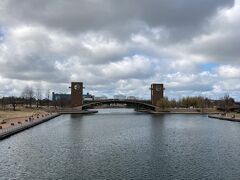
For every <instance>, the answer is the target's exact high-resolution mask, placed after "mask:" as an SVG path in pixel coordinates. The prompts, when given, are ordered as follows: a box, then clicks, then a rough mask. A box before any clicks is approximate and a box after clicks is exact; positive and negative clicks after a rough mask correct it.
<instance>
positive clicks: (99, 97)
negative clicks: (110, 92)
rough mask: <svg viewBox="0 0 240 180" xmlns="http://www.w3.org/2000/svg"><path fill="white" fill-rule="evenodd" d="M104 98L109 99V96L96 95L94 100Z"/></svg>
mask: <svg viewBox="0 0 240 180" xmlns="http://www.w3.org/2000/svg"><path fill="white" fill-rule="evenodd" d="M104 99H108V97H107V96H104V95H103V96H98V97H94V100H104Z"/></svg>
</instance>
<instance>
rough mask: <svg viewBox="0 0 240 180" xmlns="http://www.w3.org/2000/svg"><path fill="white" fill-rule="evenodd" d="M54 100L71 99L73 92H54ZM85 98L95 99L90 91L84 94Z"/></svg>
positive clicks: (88, 99)
mask: <svg viewBox="0 0 240 180" xmlns="http://www.w3.org/2000/svg"><path fill="white" fill-rule="evenodd" d="M52 100H53V101H59V100H63V101H71V94H57V93H54V92H53V93H52ZM83 100H86V101H92V100H94V95H91V94H89V93H87V94H83Z"/></svg>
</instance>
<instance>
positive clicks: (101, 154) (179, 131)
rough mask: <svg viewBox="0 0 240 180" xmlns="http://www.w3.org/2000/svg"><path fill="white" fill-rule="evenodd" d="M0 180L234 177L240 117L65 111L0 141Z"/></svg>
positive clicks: (239, 175)
mask: <svg viewBox="0 0 240 180" xmlns="http://www.w3.org/2000/svg"><path fill="white" fill-rule="evenodd" d="M0 179H1V180H2V179H3V180H5V179H6V180H9V179H24V180H26V179H96V180H101V179H137V180H140V179H191V180H192V179H226V180H231V179H236V180H238V179H240V123H237V122H229V121H220V120H215V119H208V118H207V116H205V115H151V114H141V113H136V112H134V111H133V110H129V109H118V110H114V109H112V110H101V111H100V113H99V114H95V115H63V116H60V117H57V118H55V119H53V120H51V121H48V122H46V123H43V124H41V125H38V126H36V127H34V128H31V129H29V130H26V131H24V132H21V133H19V134H16V135H14V136H12V137H10V138H8V139H5V140H2V141H0Z"/></svg>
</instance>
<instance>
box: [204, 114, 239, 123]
mask: <svg viewBox="0 0 240 180" xmlns="http://www.w3.org/2000/svg"><path fill="white" fill-rule="evenodd" d="M208 117H209V118H213V119H219V120H226V121H235V122H240V114H236V113H228V114H226V115H221V114H217V115H209V116H208Z"/></svg>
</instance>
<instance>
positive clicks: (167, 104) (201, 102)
mask: <svg viewBox="0 0 240 180" xmlns="http://www.w3.org/2000/svg"><path fill="white" fill-rule="evenodd" d="M234 104H235V101H234V99H233V98H231V97H230V96H229V95H225V96H224V97H222V98H221V99H219V100H211V99H209V98H206V97H202V96H197V97H191V96H188V97H183V98H180V99H178V100H176V99H171V100H169V99H168V98H163V99H161V100H159V101H158V102H157V106H159V107H161V108H162V109H163V110H164V109H168V108H198V109H201V110H203V109H205V108H214V107H215V108H217V109H218V110H222V111H225V112H228V111H230V110H231V107H232V106H233V105H234Z"/></svg>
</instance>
